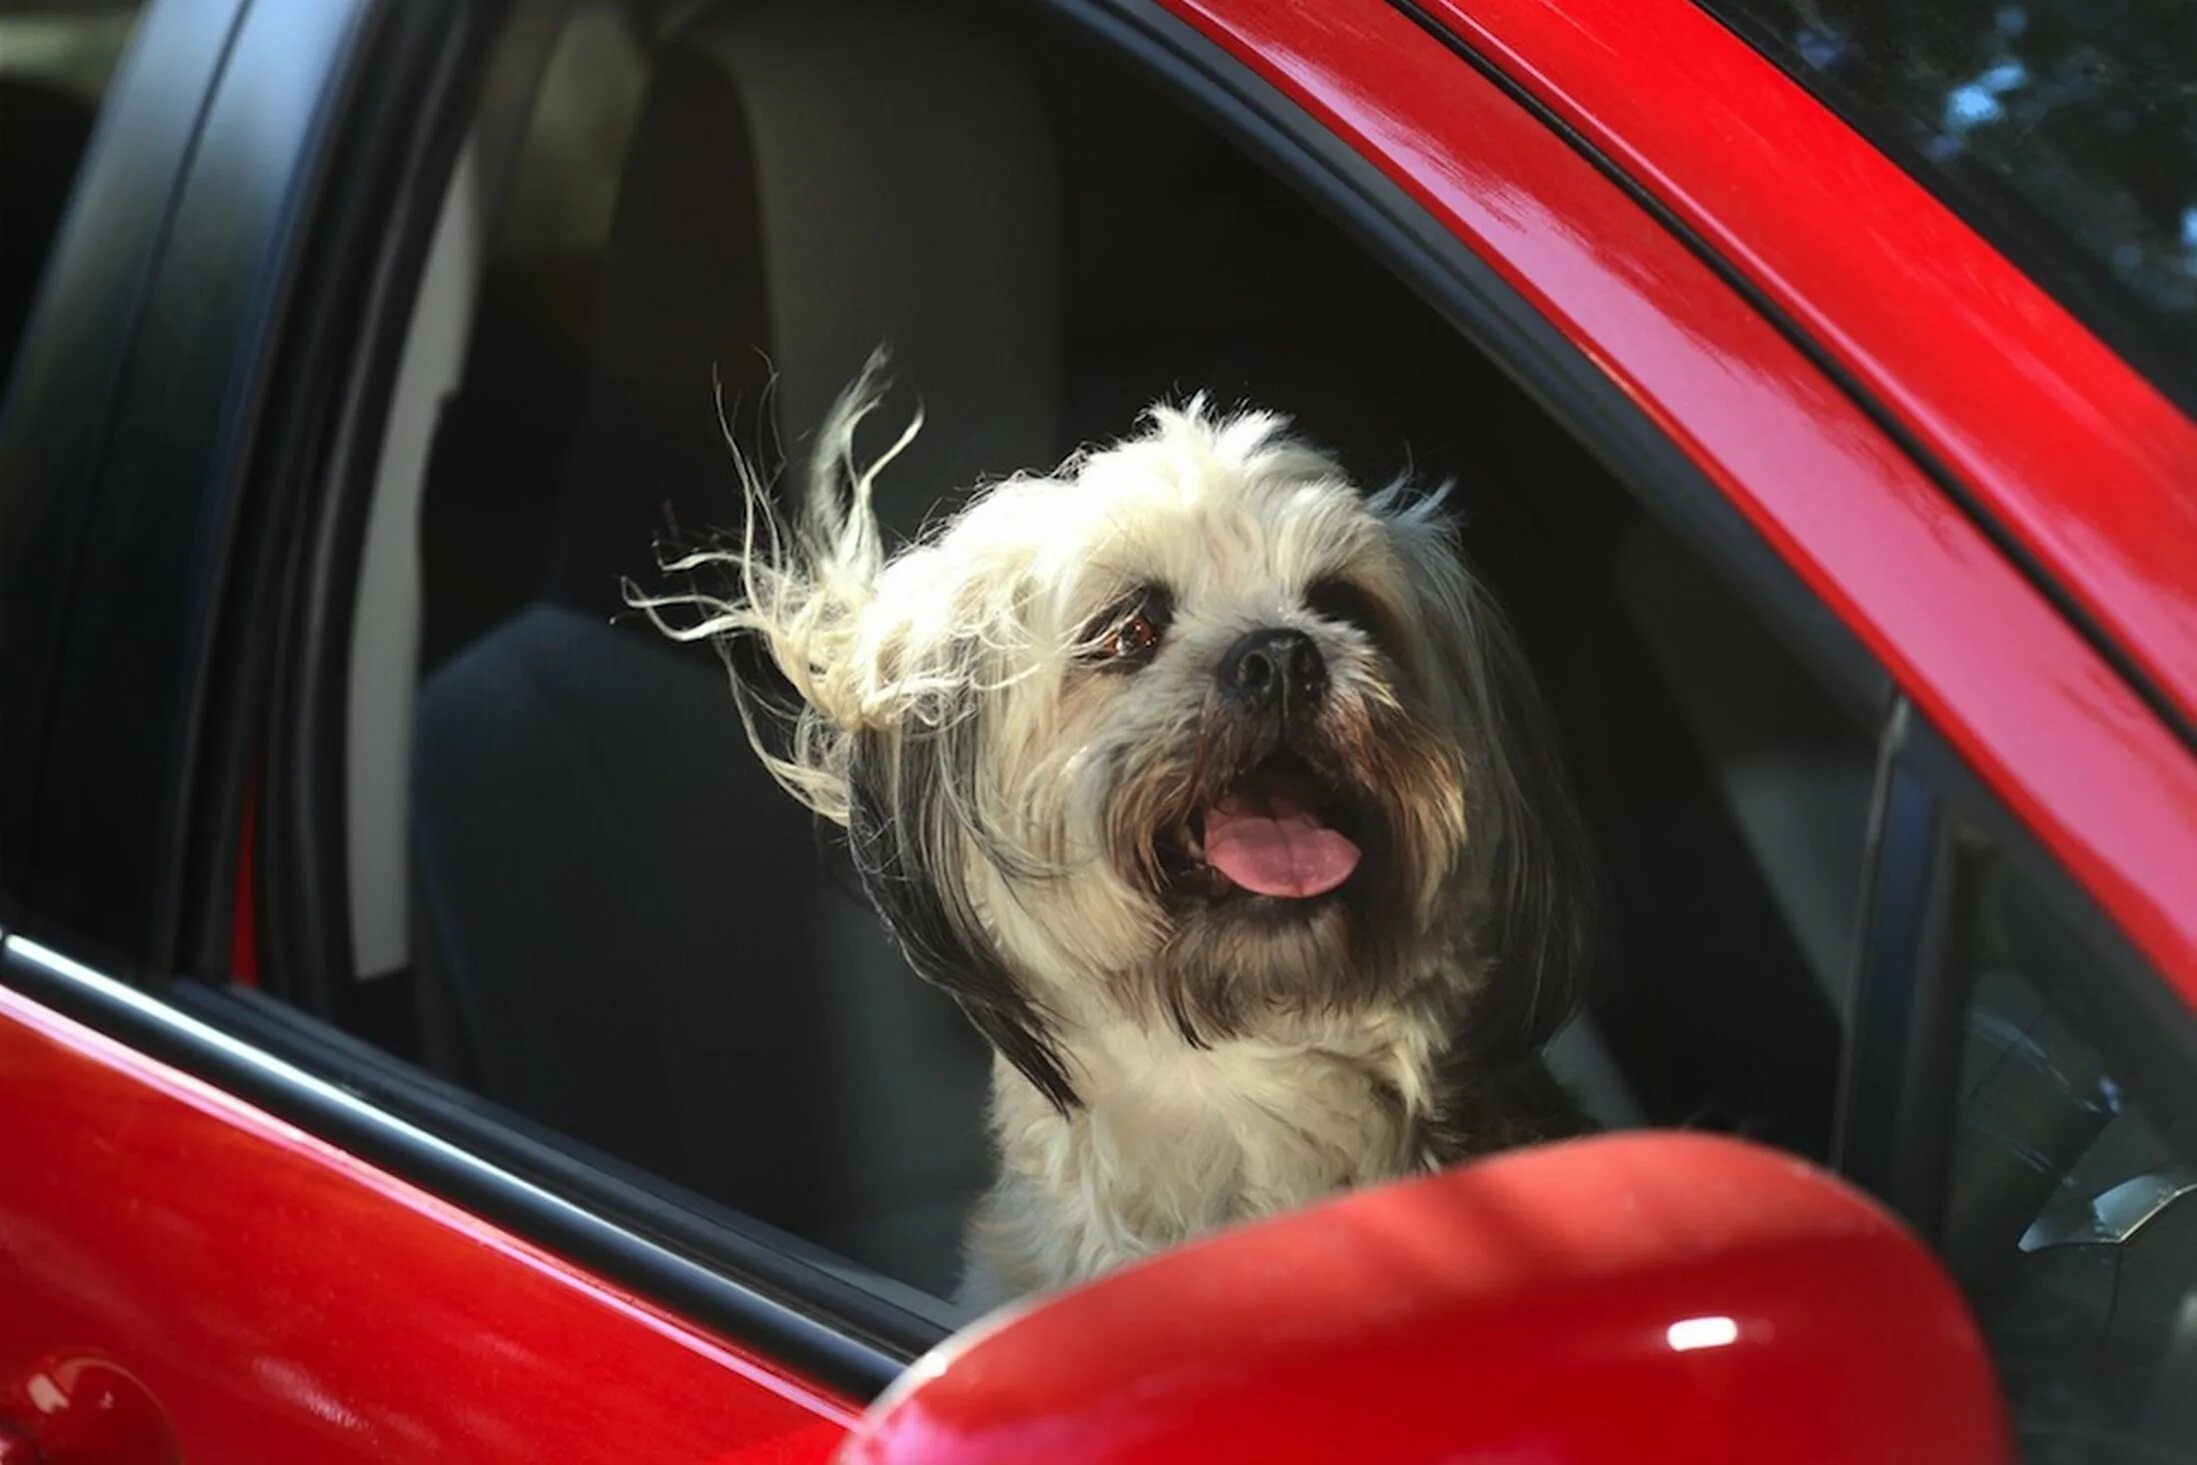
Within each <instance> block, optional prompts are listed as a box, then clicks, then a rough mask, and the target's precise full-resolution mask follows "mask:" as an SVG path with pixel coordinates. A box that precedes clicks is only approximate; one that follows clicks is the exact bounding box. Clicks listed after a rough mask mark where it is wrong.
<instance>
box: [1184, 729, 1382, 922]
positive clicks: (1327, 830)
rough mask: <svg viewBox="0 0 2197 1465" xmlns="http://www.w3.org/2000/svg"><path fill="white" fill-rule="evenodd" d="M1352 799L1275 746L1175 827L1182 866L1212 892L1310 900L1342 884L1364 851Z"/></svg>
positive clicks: (1192, 881)
mask: <svg viewBox="0 0 2197 1465" xmlns="http://www.w3.org/2000/svg"><path fill="white" fill-rule="evenodd" d="M1359 822H1360V821H1359V819H1358V817H1357V813H1356V810H1355V808H1354V807H1353V802H1352V800H1350V799H1349V798H1347V797H1346V796H1345V795H1344V794H1343V793H1342V792H1341V791H1340V790H1338V789H1335V788H1333V787H1331V786H1329V785H1328V784H1327V783H1325V782H1324V781H1323V780H1321V779H1320V778H1319V776H1318V775H1317V774H1315V773H1314V772H1313V770H1312V769H1311V767H1310V766H1309V765H1307V764H1306V763H1305V762H1304V760H1303V759H1301V758H1298V757H1297V756H1295V755H1294V754H1291V753H1277V754H1275V755H1273V756H1271V757H1269V758H1267V759H1265V760H1263V761H1262V762H1260V763H1259V764H1258V765H1257V766H1255V767H1254V768H1252V769H1251V771H1250V772H1248V773H1246V774H1245V775H1244V776H1243V777H1241V778H1239V779H1237V780H1236V781H1235V782H1234V783H1232V784H1230V785H1229V786H1228V787H1227V788H1226V789H1225V790H1223V791H1222V793H1221V795H1220V797H1218V798H1217V799H1215V800H1214V801H1213V803H1212V804H1211V806H1210V807H1208V808H1205V809H1203V810H1200V811H1199V812H1198V813H1197V814H1196V815H1195V816H1193V817H1192V819H1191V820H1190V822H1189V823H1188V824H1187V825H1186V826H1185V827H1184V829H1183V830H1182V832H1181V842H1182V851H1181V853H1182V856H1183V859H1182V860H1181V862H1180V863H1181V865H1182V867H1183V873H1184V874H1185V875H1187V876H1188V877H1189V881H1188V883H1190V884H1191V885H1192V886H1193V887H1195V888H1202V889H1203V890H1204V892H1205V893H1206V894H1208V895H1210V896H1214V897H1220V896H1226V895H1230V894H1234V893H1239V892H1241V893H1248V894H1251V895H1260V896H1268V897H1272V898H1274V899H1277V900H1293V901H1303V900H1315V899H1317V898H1319V897H1320V896H1323V895H1327V894H1329V893H1330V892H1332V891H1335V890H1337V889H1340V888H1341V887H1342V885H1343V884H1344V883H1345V882H1346V881H1348V880H1349V879H1350V877H1351V875H1352V874H1353V873H1355V872H1356V870H1357V868H1358V865H1359V863H1360V861H1361V860H1363V859H1364V851H1363V849H1362V848H1361V847H1360V844H1359V841H1358V840H1357V839H1354V838H1353V837H1352V835H1351V833H1350V832H1349V831H1351V830H1352V829H1354V828H1356V827H1357V826H1358V825H1359Z"/></svg>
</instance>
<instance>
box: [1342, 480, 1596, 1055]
mask: <svg viewBox="0 0 2197 1465" xmlns="http://www.w3.org/2000/svg"><path fill="white" fill-rule="evenodd" d="M1445 497H1446V494H1445V493H1444V492H1440V491H1438V492H1436V493H1434V494H1432V495H1428V496H1424V497H1415V498H1410V499H1407V498H1406V496H1405V490H1403V489H1401V488H1398V489H1392V490H1391V491H1390V492H1388V493H1386V494H1384V495H1381V496H1380V497H1379V498H1378V499H1377V500H1376V501H1375V507H1376V510H1377V511H1379V512H1382V513H1383V514H1384V516H1385V517H1386V518H1387V519H1388V521H1389V523H1390V525H1391V527H1392V529H1393V530H1394V531H1395V536H1396V537H1395V543H1396V545H1397V548H1398V550H1399V552H1400V554H1401V557H1402V559H1403V560H1404V570H1405V573H1406V575H1407V577H1408V579H1409V581H1410V583H1411V584H1412V585H1413V586H1414V587H1415V588H1416V590H1417V592H1418V593H1419V595H1420V596H1421V597H1422V601H1423V607H1424V615H1423V625H1424V627H1425V629H1426V631H1427V633H1428V635H1429V637H1430V639H1431V641H1432V642H1433V643H1434V644H1433V646H1432V648H1431V649H1432V650H1433V651H1434V653H1435V659H1436V660H1437V661H1438V663H1439V665H1438V666H1436V667H1435V668H1433V671H1434V674H1436V675H1438V676H1440V677H1442V678H1443V679H1444V680H1445V681H1446V682H1447V683H1448V684H1450V685H1451V686H1453V687H1454V688H1455V689H1456V690H1457V693H1458V694H1459V696H1460V697H1461V698H1462V701H1463V718H1464V722H1465V724H1466V726H1465V727H1463V728H1462V729H1460V735H1461V737H1462V739H1463V742H1464V747H1465V755H1466V759H1467V761H1468V764H1469V765H1470V767H1469V771H1468V775H1467V779H1466V799H1465V806H1466V828H1467V835H1466V838H1467V856H1466V858H1467V861H1468V863H1469V864H1471V865H1473V866H1474V867H1475V870H1474V873H1475V875H1476V877H1477V878H1476V879H1475V880H1474V882H1473V883H1474V885H1475V886H1476V888H1477V891H1478V895H1479V898H1480V899H1481V900H1482V901H1484V902H1485V905H1486V916H1485V920H1484V922H1483V925H1482V931H1481V955H1482V957H1483V958H1484V959H1485V960H1486V961H1487V963H1488V966H1489V979H1488V982H1487V985H1486V987H1485V988H1484V990H1483V991H1482V993H1481V994H1480V997H1479V998H1478V1001H1477V1005H1476V1007H1475V1009H1474V1011H1473V1014H1472V1017H1471V1020H1470V1022H1469V1023H1468V1024H1467V1037H1466V1041H1467V1043H1468V1045H1469V1046H1470V1048H1471V1049H1472V1050H1473V1052H1474V1053H1475V1054H1476V1055H1477V1056H1478V1057H1480V1058H1482V1059H1484V1060H1486V1061H1490V1062H1500V1061H1505V1060H1509V1059H1515V1058H1520V1057H1524V1056H1526V1055H1529V1054H1531V1053H1533V1052H1535V1051H1537V1050H1538V1049H1539V1048H1540V1047H1541V1045H1542V1044H1544V1043H1546V1042H1547V1041H1548V1040H1549V1039H1550V1038H1551V1037H1553V1036H1554V1035H1555V1033H1556V1031H1557V1029H1558V1028H1560V1027H1562V1026H1563V1025H1564V1023H1565V1022H1566V1021H1567V1020H1568V1019H1569V1018H1570V1017H1571V1016H1572V1014H1573V1013H1574V1012H1575V1011H1576V1010H1577V1009H1578V1007H1579V1005H1580V1003H1581V1002H1582V1001H1583V1000H1584V999H1585V997H1586V995H1587V989H1588V982H1589V976H1590V971H1591V962H1592V959H1593V950H1592V946H1593V936H1594V932H1595V930H1596V914H1595V908H1596V898H1595V878H1594V861H1593V857H1592V854H1591V851H1590V848H1589V845H1588V843H1587V838H1586V831H1585V827H1584V825H1583V824H1582V822H1581V820H1580V816H1579V812H1578V808H1577V806H1576V805H1575V804H1574V802H1573V800H1572V794H1571V788H1570V785H1569V782H1568V780H1567V779H1566V777H1565V774H1564V767H1563V758H1562V756H1561V753H1560V751H1559V747H1558V742H1557V737H1556V733H1555V728H1554V726H1553V722H1552V719H1551V718H1550V716H1549V713H1548V710H1547V707H1546V705H1545V704H1544V703H1543V701H1542V699H1541V694H1540V690H1539V688H1538V686H1537V685H1536V683H1535V680H1534V676H1533V671H1532V668H1531V667H1530V666H1529V665H1528V663H1527V660H1526V657H1525V654H1524V652H1523V651H1522V650H1521V649H1520V647H1519V645H1518V642H1517V639H1516V637H1515V636H1514V635H1513V633H1512V631H1511V628H1510V623H1509V621H1508V619H1507V618H1506V617H1505V616H1504V615H1503V613H1502V610H1501V609H1500V608H1499V607H1498V606H1497V605H1496V604H1495V602H1494V601H1493V600H1492V599H1491V598H1490V597H1489V596H1488V594H1487V592H1486V591H1485V589H1483V588H1482V586H1481V585H1480V583H1479V581H1478V580H1477V579H1476V578H1475V577H1474V576H1473V574H1472V573H1471V571H1470V570H1469V569H1467V568H1466V566H1465V562H1464V559H1463V554H1462V550H1461V548H1460V546H1459V545H1458V543H1457V538H1456V534H1455V531H1454V528H1453V526H1452V525H1451V523H1450V522H1449V518H1448V516H1447V515H1446V514H1445V513H1443V512H1442V507H1443V502H1444V499H1445Z"/></svg>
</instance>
